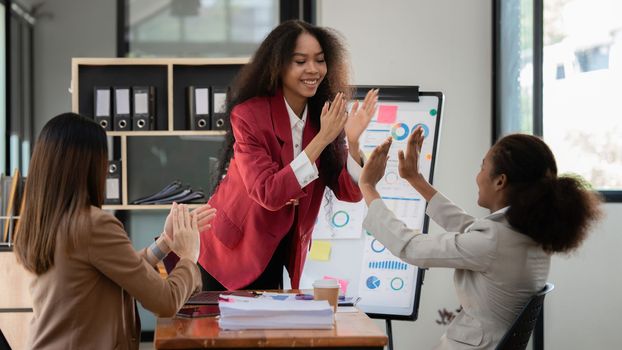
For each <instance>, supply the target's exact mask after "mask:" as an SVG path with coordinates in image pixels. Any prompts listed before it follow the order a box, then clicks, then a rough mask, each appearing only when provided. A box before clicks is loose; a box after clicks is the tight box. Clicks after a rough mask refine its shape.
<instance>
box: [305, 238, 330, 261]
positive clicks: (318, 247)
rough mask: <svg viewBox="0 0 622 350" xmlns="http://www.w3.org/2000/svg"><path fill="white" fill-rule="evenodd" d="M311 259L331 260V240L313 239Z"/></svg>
mask: <svg viewBox="0 0 622 350" xmlns="http://www.w3.org/2000/svg"><path fill="white" fill-rule="evenodd" d="M309 258H310V259H311V260H318V261H328V260H330V242H327V241H313V243H311V251H310V252H309Z"/></svg>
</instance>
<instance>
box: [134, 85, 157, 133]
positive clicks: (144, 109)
mask: <svg viewBox="0 0 622 350" xmlns="http://www.w3.org/2000/svg"><path fill="white" fill-rule="evenodd" d="M132 93H133V97H134V98H133V99H132V101H133V103H132V106H133V110H132V111H133V114H132V130H154V129H155V125H154V124H155V87H153V86H135V87H133V88H132Z"/></svg>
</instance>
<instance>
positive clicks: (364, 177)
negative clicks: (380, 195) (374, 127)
mask: <svg viewBox="0 0 622 350" xmlns="http://www.w3.org/2000/svg"><path fill="white" fill-rule="evenodd" d="M392 140H393V139H392V138H391V137H389V138H387V139H386V140H385V141H384V142H383V143H382V144H381V145H380V146H378V147H376V148H375V149H374V151H373V152H372V153H371V155H370V156H369V159H367V161H366V162H365V166H364V167H363V171H362V172H361V177H360V178H359V186H360V187H361V188H362V187H364V186H368V187H371V188H375V187H376V184H377V183H378V182H379V181H380V179H382V177H383V176H384V171H385V169H386V167H387V160H388V159H389V148H391V142H392Z"/></svg>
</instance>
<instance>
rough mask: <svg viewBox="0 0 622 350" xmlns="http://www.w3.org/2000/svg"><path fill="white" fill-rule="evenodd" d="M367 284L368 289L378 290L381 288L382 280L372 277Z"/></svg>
mask: <svg viewBox="0 0 622 350" xmlns="http://www.w3.org/2000/svg"><path fill="white" fill-rule="evenodd" d="M366 284H367V288H369V289H376V288H378V287H380V280H379V279H378V277H376V276H370V277H369V278H368V279H367V281H366Z"/></svg>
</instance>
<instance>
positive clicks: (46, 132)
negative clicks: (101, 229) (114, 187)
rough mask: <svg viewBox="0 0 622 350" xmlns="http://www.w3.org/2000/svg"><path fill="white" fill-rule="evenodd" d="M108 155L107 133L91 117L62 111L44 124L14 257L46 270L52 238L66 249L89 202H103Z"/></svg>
mask: <svg viewBox="0 0 622 350" xmlns="http://www.w3.org/2000/svg"><path fill="white" fill-rule="evenodd" d="M107 159H108V146H107V142H106V133H105V132H104V129H102V127H101V126H99V125H98V124H97V123H95V122H94V121H93V120H91V119H87V118H84V117H81V116H80V115H77V114H74V113H64V114H60V115H58V116H56V117H54V118H52V119H51V120H50V121H49V122H48V123H47V124H46V125H45V126H44V127H43V130H41V134H40V135H39V139H38V140H37V143H36V144H35V149H34V152H33V154H32V159H31V161H30V171H29V173H28V178H27V179H26V189H25V194H24V196H25V199H24V210H23V211H22V213H21V214H20V220H19V227H18V229H17V232H16V235H15V252H16V256H17V259H18V261H19V262H20V263H21V264H22V265H24V266H25V267H26V269H27V270H29V271H31V272H33V273H35V274H37V275H41V274H43V273H45V272H46V271H48V270H49V269H50V268H51V267H52V266H54V250H55V248H56V241H57V239H62V240H65V241H66V242H67V244H66V246H67V247H68V249H70V248H71V247H73V246H75V242H76V239H77V234H78V232H79V231H80V230H84V229H88V228H89V227H90V225H91V222H90V206H95V207H99V208H101V206H102V204H103V202H104V190H105V183H106V167H107V165H106V164H107Z"/></svg>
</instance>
